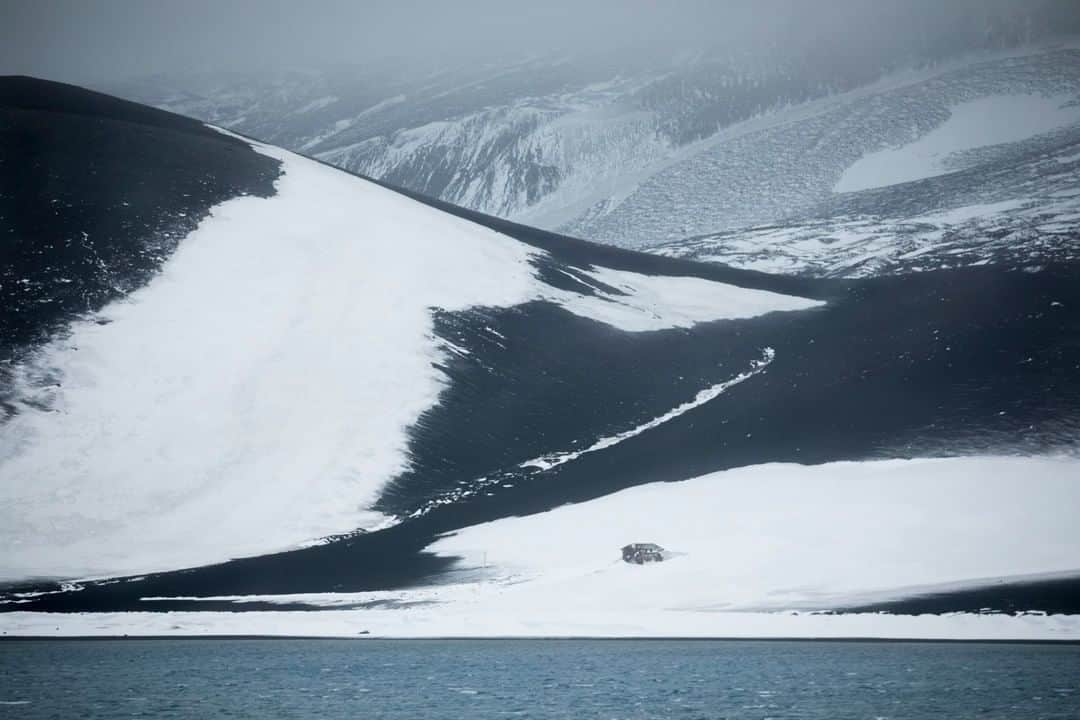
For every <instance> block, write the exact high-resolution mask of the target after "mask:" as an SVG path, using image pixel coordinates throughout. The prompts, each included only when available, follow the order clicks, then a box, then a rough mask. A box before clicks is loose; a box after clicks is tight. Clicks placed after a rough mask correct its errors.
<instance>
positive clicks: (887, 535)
mask: <svg viewBox="0 0 1080 720" xmlns="http://www.w3.org/2000/svg"><path fill="white" fill-rule="evenodd" d="M1077 477H1080V459H1077V458H1067V457H1059V458H1022V457H971V458H952V459H934V460H909V461H905V460H889V461H877V462H862V463H854V462H844V463H832V464H827V465H820V466H801V465H786V464H773V465H761V466H754V467H747V468H740V469H736V470H730V471H726V472H719V473H713V474H710V475H706V476H703V477H699V478H696V479H693V480H689V481H686V482H680V483H658V484H653V485H647V486H641V487H636V488H631V489H628V490H625V491H622V492H619V493H616V494H614V495H609V496H607V497H603V498H599V499H597V500H593V501H590V502H586V503H581V504H577V505H569V506H563V507H560V508H557V509H555V510H552V511H550V512H547V513H542V514H538V515H532V516H528V517H522V518H508V519H504V520H498V521H495V522H491V523H487V524H483V525H478V526H475V527H471V528H466V529H464V530H462V531H460V532H458V533H456V534H455V535H452V536H449V537H446V538H444V539H442V540H439V541H437V542H436V543H435V544H434V545H433V546H431V548H429V549H430V550H432V551H434V552H437V553H438V554H441V555H444V556H456V557H460V558H462V559H463V560H462V563H461V565H462V567H461V572H460V577H459V578H458V582H457V583H456V584H451V585H434V586H430V587H425V588H415V589H408V590H401V591H388V592H373V593H353V594H330V595H289V596H250V597H222V598H213V599H215V600H224V601H230V600H231V601H238V602H243V601H253V600H261V601H268V602H282V603H288V602H306V603H310V604H313V605H321V606H324V607H326V608H327V610H325V611H319V612H305V613H291V614H290V613H275V612H271V613H262V612H246V613H169V614H161V615H157V614H146V613H135V614H128V615H113V616H107V615H105V616H103V615H81V616H64V617H62V618H56V616H51V615H50V616H44V617H43V616H41V615H38V614H35V613H22V614H20V613H15V614H11V615H4V614H0V628H3V629H4V630H5V631H6V632H7V633H8V634H50V635H51V634H61V635H64V634H69V635H77V634H102V635H116V634H121V633H128V634H139V633H144V634H157V633H169V634H215V633H236V634H244V633H257V634H271V635H289V634H293V635H308V634H311V635H342V636H350V635H352V636H355V635H356V634H357V633H358V632H360V631H367V632H370V633H371V634H372V635H383V636H411V637H417V636H419V637H424V636H428V637H431V636H605V637H630V636H633V637H648V636H700V637H891V638H897V637H907V638H955V639H977V638H983V639H987V638H1012V639H1036V638H1043V639H1073V640H1076V639H1080V617H1078V616H1046V615H1042V614H1038V613H1032V614H1026V615H1021V616H1016V617H1009V616H1001V615H979V614H962V613H952V614H946V615H942V616H917V617H897V616H888V615H880V614H869V613H864V614H855V615H846V616H834V615H822V614H817V613H816V612H815V610H816V609H821V608H827V607H837V606H843V605H846V604H852V603H854V604H858V603H867V602H873V601H880V600H887V599H892V598H897V597H905V596H909V595H911V594H914V593H917V592H920V591H925V590H928V589H935V590H941V589H960V588H963V587H965V586H977V585H982V584H989V583H993V582H997V581H999V580H1002V579H1006V578H1018V577H1021V576H1023V577H1029V578H1030V577H1038V576H1043V577H1047V576H1049V577H1053V576H1063V575H1069V574H1076V573H1077V571H1078V570H1080V567H1078V564H1077V558H1078V557H1080V526H1078V524H1077V523H1076V522H1075V509H1076V507H1077V506H1078V505H1080V485H1078V484H1077V483H1076V478H1077ZM634 541H652V542H658V543H661V544H662V545H664V546H665V547H667V548H668V549H669V550H670V551H671V552H672V554H673V557H672V558H671V559H670V560H668V561H666V562H663V563H658V564H652V565H645V566H635V565H627V564H626V563H623V562H622V561H621V559H620V557H619V548H620V547H621V546H622V545H624V544H626V543H628V542H634ZM206 599H211V598H206ZM374 601H384V602H387V603H388V605H387V606H385V607H382V608H376V609H370V608H369V609H364V610H357V611H350V610H340V609H337V610H335V609H332V608H342V607H347V606H349V605H353V604H356V603H371V602H374ZM241 607H242V606H239V605H238V606H237V608H238V609H240V608H241Z"/></svg>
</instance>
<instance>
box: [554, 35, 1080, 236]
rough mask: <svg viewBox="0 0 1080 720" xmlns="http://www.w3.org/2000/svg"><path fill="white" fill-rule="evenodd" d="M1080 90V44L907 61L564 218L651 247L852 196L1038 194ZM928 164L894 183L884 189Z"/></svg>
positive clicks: (727, 137)
mask: <svg viewBox="0 0 1080 720" xmlns="http://www.w3.org/2000/svg"><path fill="white" fill-rule="evenodd" d="M1078 99H1080V50H1077V49H1075V47H1069V46H1066V47H1058V48H1029V49H1025V51H1023V52H1021V51H1017V52H1016V53H1013V54H1009V55H1004V56H1002V55H997V56H995V55H982V56H973V57H970V58H967V59H966V61H964V62H961V61H957V62H955V63H948V64H944V65H941V66H937V67H932V68H928V69H924V70H921V71H918V72H900V73H896V74H894V75H892V76H889V77H886V78H883V79H882V80H881V81H880V82H879V83H876V84H872V85H867V86H864V87H861V88H859V89H857V90H852V91H850V92H848V93H843V94H839V95H835V96H830V97H828V98H824V99H821V100H815V101H812V102H808V103H802V104H798V105H793V106H791V107H788V108H782V109H777V110H775V111H772V112H768V113H764V114H762V115H761V116H760V117H755V118H752V119H749V120H746V121H744V122H741V123H737V124H733V125H731V126H729V127H726V128H724V129H722V130H721V131H720V132H718V133H717V134H716V135H714V136H712V137H710V138H707V139H705V140H702V141H701V143H700V145H699V146H698V147H696V148H695V149H694V151H693V152H691V151H690V148H686V149H685V150H684V153H685V155H684V156H683V157H682V158H680V159H679V160H678V161H677V162H673V163H670V164H668V165H667V166H665V167H664V168H662V169H660V170H659V171H658V172H655V173H652V174H650V175H649V176H648V177H647V178H645V179H644V180H642V181H641V182H640V183H639V184H638V185H637V186H636V189H634V191H633V192H631V193H628V194H625V195H624V196H622V197H621V198H620V200H619V201H618V202H608V203H602V204H598V205H597V206H596V207H595V208H594V209H593V210H592V211H590V212H589V213H585V214H583V215H581V216H579V218H577V219H576V220H574V221H572V222H568V223H566V224H565V225H564V226H563V228H562V229H563V230H564V231H566V232H569V233H571V234H574V235H577V236H579V237H589V238H593V239H596V240H601V241H604V242H611V243H615V244H621V245H628V246H633V247H650V246H654V245H658V244H661V243H666V242H674V241H676V240H679V239H682V238H687V237H693V236H699V235H704V234H707V233H718V232H721V231H734V230H743V229H745V228H748V227H754V226H759V225H775V224H795V223H798V222H801V221H803V220H808V219H837V218H839V217H841V216H844V215H851V214H854V213H853V212H852V210H851V209H850V207H849V206H853V207H857V208H858V209H859V211H860V212H859V214H861V215H875V216H882V217H885V218H903V217H910V216H916V215H921V214H926V213H930V212H940V211H942V210H947V209H950V208H953V207H959V206H964V205H976V204H985V203H991V202H999V201H1003V200H1017V199H1026V198H1030V197H1032V196H1033V195H1035V196H1036V197H1037V195H1038V193H1039V190H1040V186H1041V185H1042V183H1041V182H1040V181H1041V180H1042V177H1044V176H1039V177H1032V176H1030V175H1028V174H1026V173H1025V172H1024V169H1026V167H1027V164H1028V163H1030V162H1034V161H1037V160H1038V158H1039V157H1040V155H1042V154H1043V153H1047V152H1056V151H1057V150H1059V149H1063V148H1064V147H1065V146H1069V145H1075V143H1077V142H1080V125H1078V124H1077V120H1078V119H1080V115H1078V114H1077V109H1076V107H1077V106H1076V102H1075V101H1076V100H1078ZM954 113H957V114H956V115H955V116H954ZM950 118H953V119H952V120H950ZM1073 152H1074V153H1075V149H1074V150H1073ZM864 158H866V159H864ZM942 163H945V164H944V165H943V164H942ZM1003 163H1005V164H1011V165H1013V166H1015V170H1014V174H1013V175H1012V176H1008V177H1006V176H1003V174H1002V170H1003V168H1002V167H1000V166H1001V165H1002V164H1003ZM884 166H887V167H884ZM1020 166H1023V167H1020ZM849 168H850V169H849ZM976 168H978V170H977V169H976ZM946 170H947V171H949V173H950V174H948V175H945V176H942V177H931V176H939V175H941V174H942V173H943V172H944V171H946ZM962 171H967V172H962ZM979 171H983V174H984V176H985V177H981V176H980V174H979ZM1052 174H1053V173H1052V172H1051V171H1049V170H1048V171H1047V172H1046V175H1045V177H1046V178H1048V179H1049V178H1050V177H1051V176H1052ZM919 178H922V180H921V182H920V183H918V184H917V185H914V186H906V187H897V188H894V189H893V191H892V192H890V193H889V194H883V193H881V192H879V191H874V190H873V189H872V188H876V187H878V186H884V185H886V184H889V183H895V182H901V181H905V180H916V179H919ZM834 188H835V190H836V191H844V192H842V193H841V194H839V195H838V194H837V193H836V192H834ZM868 188H869V189H868ZM923 188H925V191H922V192H920V190H922V189H923ZM848 190H851V191H859V192H851V193H847V192H846V191H848Z"/></svg>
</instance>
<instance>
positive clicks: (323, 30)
mask: <svg viewBox="0 0 1080 720" xmlns="http://www.w3.org/2000/svg"><path fill="white" fill-rule="evenodd" d="M1025 1H1026V2H1038V1H1041V0H527V1H526V0H442V1H440V0H310V1H308V2H301V1H298V0H0V74H14V73H18V74H30V75H36V76H39V77H45V78H49V79H54V80H64V81H68V82H87V83H97V82H103V81H115V80H122V79H126V78H130V77H137V76H143V75H150V74H154V73H159V72H173V71H215V70H222V71H228V70H241V71H243V70H254V69H263V68H274V69H289V68H304V67H313V66H320V65H325V64H328V63H339V62H348V63H365V62H367V63H382V62H393V61H395V60H398V59H401V58H413V59H418V60H419V61H420V62H422V63H427V64H429V63H438V62H441V61H444V60H445V61H457V60H460V59H468V58H476V59H497V58H499V57H504V56H506V55H507V54H511V53H512V54H516V55H528V54H536V53H543V52H550V51H555V52H565V51H571V52H573V51H589V50H599V51H604V50H608V49H616V48H625V49H635V48H638V49H657V50H661V51H664V52H677V51H679V50H694V49H697V48H699V47H700V46H702V45H703V44H710V45H713V46H715V45H718V44H719V45H727V44H731V45H736V46H738V45H742V46H746V45H752V44H756V45H764V46H769V45H772V46H782V45H784V44H785V43H791V42H792V41H793V38H800V39H802V40H806V39H807V38H809V39H813V38H814V37H815V36H816V35H818V34H821V35H822V37H821V38H820V41H821V42H836V41H837V38H843V37H845V36H858V35H859V34H860V33H862V32H863V31H865V30H866V29H867V28H869V27H871V26H872V27H874V28H877V29H878V31H882V30H881V28H884V29H885V30H884V32H888V29H889V23H890V17H891V15H895V14H896V13H907V14H908V15H910V14H911V11H912V8H915V7H918V8H919V12H923V13H925V14H927V16H928V18H929V21H930V22H933V20H934V18H935V17H936V16H940V17H942V18H944V17H945V16H950V17H951V16H956V15H957V14H958V13H971V12H973V8H976V9H978V10H980V11H981V9H982V8H985V7H991V6H994V5H1008V4H1010V3H1011V4H1013V5H1016V4H1022V3H1023V2H1025ZM1077 4H1078V5H1080V2H1078V3H1077Z"/></svg>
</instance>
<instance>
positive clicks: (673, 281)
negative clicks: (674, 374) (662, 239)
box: [544, 268, 824, 332]
mask: <svg viewBox="0 0 1080 720" xmlns="http://www.w3.org/2000/svg"><path fill="white" fill-rule="evenodd" d="M583 274H584V275H587V276H588V277H590V278H592V279H593V280H596V281H597V282H599V283H602V285H601V286H594V290H595V294H594V295H581V294H578V293H571V292H567V291H559V290H555V289H554V288H552V289H549V290H546V291H545V292H544V297H545V299H548V300H551V301H553V302H556V303H558V304H559V305H561V306H562V307H564V308H565V309H566V310H568V311H570V312H571V313H573V314H575V315H579V316H581V317H587V318H590V319H592V320H596V321H598V322H603V323H606V324H608V325H611V326H613V327H616V328H618V329H620V330H626V331H629V332H644V331H649V330H662V329H665V328H672V327H683V328H685V327H692V326H694V325H696V324H697V323H701V322H708V321H712V320H735V319H742V318H751V317H757V316H758V315H764V314H765V313H770V312H780V311H791V310H806V309H809V308H812V307H817V306H820V305H824V303H823V302H821V301H819V300H808V299H806V298H801V297H796V296H792V295H780V294H778V293H774V292H769V291H767V290H753V289H748V288H741V287H737V286H735V285H726V284H724V283H718V282H713V281H711V280H703V279H701V278H695V277H669V276H659V275H641V274H638V273H632V272H627V271H625V270H612V269H610V268H594V269H593V270H590V271H588V272H584V273H583ZM603 286H607V287H610V288H614V289H615V290H617V291H618V293H623V294H617V293H611V292H607V291H605V289H604V287H603Z"/></svg>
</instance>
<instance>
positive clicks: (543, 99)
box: [114, 3, 1080, 248]
mask: <svg viewBox="0 0 1080 720" xmlns="http://www.w3.org/2000/svg"><path fill="white" fill-rule="evenodd" d="M1052 5H1055V3H1045V4H1044V6H1034V5H1033V6H1031V7H1029V8H1027V9H1026V11H1027V12H1029V13H1030V15H1028V16H1025V17H1022V18H1021V17H1011V16H1009V17H1006V18H1003V19H1002V18H999V19H997V20H994V19H993V18H988V17H975V16H974V15H977V14H978V13H975V14H973V16H972V17H971V18H969V19H967V20H966V21H964V19H963V18H962V17H960V18H958V20H960V21H959V22H957V23H956V24H955V25H950V24H949V23H946V22H944V21H940V22H938V23H937V24H935V25H934V26H932V27H928V26H926V24H925V22H922V21H920V19H919V18H920V16H919V13H920V12H921V11H920V10H919V9H918V8H914V7H913V8H912V9H911V10H910V12H911V14H912V15H911V17H908V16H907V15H904V16H903V17H896V18H890V20H889V22H890V23H891V24H890V25H889V27H887V28H875V27H868V28H864V32H866V33H867V37H875V38H878V36H879V35H880V37H879V38H878V39H877V40H876V41H875V42H872V43H865V44H860V43H858V42H856V41H854V40H852V39H851V38H850V37H841V38H836V41H835V42H833V43H824V42H817V43H813V44H810V45H804V44H801V43H797V42H792V43H791V47H790V48H786V49H784V48H777V47H771V46H770V47H762V48H759V49H758V50H757V51H748V50H741V51H739V52H737V53H736V52H724V51H720V50H710V51H701V52H697V53H685V54H682V55H680V56H678V57H676V58H670V57H659V56H648V55H645V56H640V57H627V56H611V55H608V56H603V57H580V56H559V57H550V58H533V59H530V60H528V61H523V62H518V63H504V64H496V65H492V66H488V67H472V66H469V67H464V68H439V69H438V70H437V71H430V70H429V69H426V68H425V69H420V68H409V69H406V68H393V69H383V68H378V69H376V68H339V69H335V70H332V71H327V70H322V71H310V72H306V73H294V74H277V75H270V74H261V75H260V74H249V75H246V76H239V77H233V78H228V79H223V78H221V77H218V76H215V77H213V78H205V77H199V76H172V77H155V78H149V79H146V80H144V81H141V82H137V83H131V84H128V85H124V86H122V87H119V88H115V89H114V90H115V91H116V92H118V93H120V94H122V95H124V96H126V97H130V98H132V99H136V100H139V101H141V102H147V103H150V104H154V105H157V106H158V107H162V108H164V109H167V110H170V111H174V112H178V113H181V114H186V115H190V116H193V117H197V118H199V119H201V120H205V121H208V122H212V123H215V124H218V125H222V126H225V127H228V128H231V129H234V130H237V131H239V132H242V133H244V134H247V135H250V136H252V137H258V138H261V139H263V140H265V141H268V142H273V143H276V144H280V145H283V146H285V147H288V148H290V149H293V150H298V151H300V152H303V153H305V154H309V155H313V156H315V157H318V158H319V159H322V160H324V161H326V162H329V163H330V164H333V165H336V166H339V167H342V168H345V169H347V170H351V171H354V172H358V173H360V174H364V175H367V176H371V177H376V178H379V179H382V180H384V181H386V182H389V183H391V184H394V185H398V186H401V187H404V188H408V189H410V190H413V191H416V192H419V193H422V194H425V195H430V196H432V197H437V198H440V199H443V200H446V201H448V202H450V203H453V204H456V205H460V206H463V207H466V208H470V209H474V210H479V211H481V212H484V213H488V214H493V215H497V216H499V217H504V218H507V219H511V220H515V221H518V222H523V223H527V224H530V225H534V226H538V227H542V228H545V229H549V230H559V231H562V232H566V233H569V234H571V235H575V236H578V237H588V238H590V239H592V240H595V241H600V242H605V243H611V244H615V245H621V246H627V247H637V248H641V247H650V246H654V245H657V244H661V243H668V242H672V241H676V240H681V239H683V238H687V237H692V236H701V235H705V234H712V233H718V232H725V231H731V230H741V229H743V228H746V227H748V226H759V225H763V224H775V223H777V222H787V221H789V220H792V219H797V220H802V219H805V218H811V217H819V216H823V217H832V214H835V213H837V212H842V211H844V210H846V209H847V208H846V207H845V205H846V202H847V201H846V197H847V195H848V194H850V193H851V192H852V191H853V190H857V189H861V188H856V187H855V186H854V185H850V183H849V182H848V181H847V180H845V182H844V183H841V182H840V180H841V177H842V176H844V175H845V172H846V171H847V169H848V167H849V166H852V165H854V164H856V163H858V162H859V160H860V158H862V157H863V156H865V155H872V154H874V153H877V152H880V151H882V150H884V149H887V148H890V147H893V146H896V145H902V144H906V143H909V142H912V141H913V140H915V139H917V138H918V137H920V136H922V135H924V134H927V133H930V132H932V131H934V130H935V128H937V127H938V126H939V125H941V124H943V123H944V122H945V120H946V119H947V118H948V117H950V114H951V113H952V112H953V110H954V109H957V111H958V112H960V113H961V115H963V114H964V113H967V114H968V115H969V116H975V115H978V116H985V113H983V112H982V109H981V107H980V105H979V103H980V101H986V102H991V103H992V102H994V101H993V98H999V100H998V103H999V104H998V105H994V106H993V108H992V109H991V108H990V106H989V105H988V106H987V109H991V111H992V112H995V113H996V112H997V111H999V110H1000V109H1001V107H1002V106H1001V103H1007V102H1008V101H1009V100H1008V98H1012V99H1013V101H1014V104H1016V103H1017V102H1020V103H1021V104H1022V101H1018V100H1017V99H1018V98H1022V97H1023V96H1031V98H1032V103H1028V107H1027V109H1026V110H1021V112H1022V113H1023V114H1026V116H1027V118H1017V117H1015V114H1013V115H1009V116H1008V117H1007V118H1004V119H1003V120H1002V121H1001V123H1000V126H1010V125H1013V124H1016V123H1022V124H1023V127H1024V128H1025V129H1026V130H1027V131H1028V134H1025V135H1023V137H1011V136H1007V135H1008V133H1006V135H1001V136H998V137H994V138H982V144H981V145H978V146H972V147H970V148H956V149H961V150H963V151H964V152H962V153H961V155H960V156H957V157H956V158H950V159H949V163H950V165H949V167H948V169H949V170H950V171H953V170H962V169H969V168H972V167H974V166H975V165H977V164H980V163H985V162H988V161H990V160H992V159H998V160H1000V159H1001V158H1000V155H1001V153H1003V152H1004V153H1007V152H1008V151H1009V148H1012V150H1013V151H1015V150H1016V149H1017V148H1015V147H1013V146H1014V145H1016V143H1018V142H1020V141H1025V140H1029V139H1032V138H1041V139H1042V140H1044V141H1046V142H1051V140H1053V141H1056V142H1057V143H1058V144H1061V142H1063V139H1064V138H1065V136H1064V135H1063V134H1062V133H1063V132H1065V131H1066V129H1067V128H1069V127H1074V128H1075V124H1076V119H1077V118H1076V115H1075V113H1074V112H1072V111H1069V110H1065V111H1062V110H1061V107H1060V106H1061V104H1065V103H1068V102H1069V101H1070V100H1071V99H1075V97H1076V96H1077V93H1078V87H1077V82H1078V81H1077V78H1078V76H1080V73H1078V67H1080V60H1078V58H1080V51H1078V50H1077V49H1076V47H1077V46H1076V42H1075V40H1066V41H1062V40H1060V39H1058V36H1059V35H1060V34H1061V33H1063V32H1068V31H1069V30H1070V29H1072V30H1080V27H1077V28H1072V27H1071V26H1070V25H1069V24H1068V22H1063V21H1062V20H1061V18H1057V19H1056V21H1053V20H1051V19H1050V18H1051V17H1052V13H1051V11H1050V6H1052ZM957 9H958V8H957ZM1058 9H1059V10H1060V8H1058ZM1015 11H1016V12H1021V14H1023V11H1024V9H1023V8H1017V9H1016V10H1015ZM1064 17H1066V18H1072V16H1071V15H1067V14H1066V15H1065V16H1064ZM1072 19H1073V20H1075V18H1072ZM1018 29H1019V30H1018ZM1002 97H1004V98H1006V99H1005V100H1001V99H1000V98H1002ZM1054 102H1057V104H1056V105H1054V107H1053V108H1049V109H1047V108H1044V107H1043V105H1044V104H1046V103H1054ZM1040 116H1046V122H1048V123H1049V124H1047V125H1046V126H1045V127H1044V126H1042V125H1041V124H1040V122H1039V121H1038V118H1039V117H1040ZM1031 118H1035V119H1036V121H1035V122H1033V123H1029V122H1024V121H1025V120H1026V119H1031ZM946 130H948V128H946ZM959 132H961V133H963V132H965V131H964V130H963V129H962V128H961V129H959ZM1048 135H1049V136H1052V137H1048ZM1070 137H1071V136H1070ZM975 139H977V138H972V140H975ZM1046 142H1044V143H1043V144H1044V145H1045V144H1046ZM979 148H982V149H981V150H980V149H979ZM994 148H996V150H995V149H994ZM995 153H996V154H995ZM991 156H992V157H991ZM886 160H887V158H882V159H881V161H886ZM862 167H865V166H862ZM856 169H858V168H856ZM940 170H944V168H941V169H940ZM845 177H848V178H849V179H850V178H851V177H853V176H850V175H848V176H845ZM894 180H895V178H894ZM980 189H982V190H985V188H979V187H972V188H968V189H967V190H966V191H964V192H963V193H962V194H965V195H967V196H968V197H967V198H966V199H964V198H959V199H958V198H948V199H942V200H940V201H939V202H938V203H937V204H936V205H934V204H933V203H931V205H932V207H929V208H928V209H924V210H922V211H921V214H923V215H925V214H929V213H930V212H940V211H942V210H943V209H952V208H954V207H959V206H958V205H955V204H950V203H953V202H954V200H962V201H963V205H966V206H970V205H974V204H986V203H989V202H996V200H991V199H988V198H987V197H985V196H986V195H993V196H1005V199H1009V200H1016V199H1027V198H1028V195H1023V196H1022V197H1019V198H1018V197H1016V196H1014V195H1011V194H1010V192H1012V191H1015V190H1016V188H1014V187H1011V186H1010V187H1003V188H999V189H997V190H996V191H995V192H990V193H980V192H979V191H980ZM973 197H974V198H975V199H972V198H973ZM999 200H1000V197H999ZM908 204H910V203H908ZM923 204H926V203H925V202H924V203H923ZM890 207H891V206H890ZM913 210H914V208H910V209H909V210H905V212H911V211H913ZM889 211H890V212H892V211H894V210H889ZM912 217H914V215H912Z"/></svg>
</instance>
